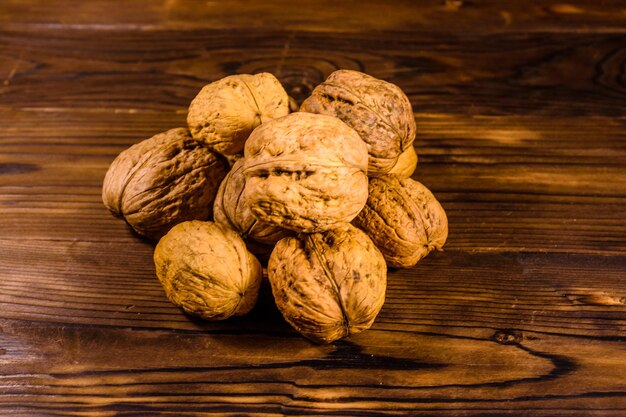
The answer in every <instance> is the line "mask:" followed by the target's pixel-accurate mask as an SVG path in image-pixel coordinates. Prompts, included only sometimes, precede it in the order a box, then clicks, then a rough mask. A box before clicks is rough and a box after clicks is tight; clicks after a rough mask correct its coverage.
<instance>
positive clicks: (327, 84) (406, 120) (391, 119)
mask: <svg viewBox="0 0 626 417" xmlns="http://www.w3.org/2000/svg"><path fill="white" fill-rule="evenodd" d="M300 111H306V112H311V113H320V114H328V115H331V116H335V117H338V118H339V119H341V120H342V121H344V122H345V123H347V124H348V125H349V126H351V127H352V128H353V129H354V130H356V131H357V133H358V134H359V135H360V136H361V138H362V139H363V140H364V141H365V142H366V143H367V147H368V151H369V167H368V174H369V175H370V176H379V175H383V174H385V173H387V172H389V170H391V168H392V167H393V166H394V165H395V164H396V161H397V159H398V157H399V156H400V154H401V153H402V152H404V151H405V150H406V149H407V148H409V147H410V146H411V145H412V144H413V141H414V139H415V131H416V127H415V116H414V114H413V108H412V106H411V102H410V101H409V99H408V98H407V96H406V95H405V94H404V93H403V92H402V90H401V89H400V88H399V87H398V86H396V85H394V84H391V83H389V82H386V81H383V80H379V79H377V78H374V77H372V76H370V75H367V74H364V73H362V72H358V71H351V70H338V71H335V72H333V73H332V74H330V76H328V78H327V79H326V81H324V82H323V83H321V84H320V85H318V86H317V87H315V89H314V90H313V92H312V93H311V96H310V97H308V98H307V99H306V100H304V102H303V103H302V105H301V106H300Z"/></svg>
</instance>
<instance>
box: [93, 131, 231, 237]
mask: <svg viewBox="0 0 626 417" xmlns="http://www.w3.org/2000/svg"><path fill="white" fill-rule="evenodd" d="M227 172H228V163H227V162H226V160H225V159H224V158H223V157H221V156H220V155H218V154H217V153H215V152H213V151H211V150H210V149H208V148H207V147H206V146H205V145H204V144H202V143H201V142H198V141H197V140H195V139H193V138H192V137H191V136H190V135H189V131H188V130H187V129H183V128H178V129H171V130H168V131H167V132H164V133H160V134H158V135H155V136H153V137H151V138H150V139H146V140H144V141H142V142H139V143H137V144H135V145H133V146H131V147H130V148H128V149H126V150H125V151H123V152H122V153H120V154H119V155H118V156H117V158H115V160H114V161H113V163H112V164H111V166H110V167H109V170H108V171H107V173H106V175H105V177H104V183H103V186H102V200H103V202H104V205H105V206H106V207H107V208H108V209H109V210H110V211H111V212H112V213H113V214H114V215H116V216H119V217H123V218H124V219H125V220H126V222H127V223H128V224H129V225H130V226H131V227H132V228H133V229H134V230H135V231H136V232H137V233H139V234H140V235H142V236H145V237H147V238H150V239H154V240H157V239H159V238H160V237H161V236H163V235H164V234H165V233H167V231H168V230H169V229H170V228H171V227H172V226H174V225H175V224H177V223H180V222H183V221H186V220H196V219H197V220H206V219H207V218H209V217H210V216H211V212H212V208H213V199H214V198H215V193H216V192H217V189H218V187H219V184H220V182H221V181H222V179H223V178H224V177H225V176H226V174H227Z"/></svg>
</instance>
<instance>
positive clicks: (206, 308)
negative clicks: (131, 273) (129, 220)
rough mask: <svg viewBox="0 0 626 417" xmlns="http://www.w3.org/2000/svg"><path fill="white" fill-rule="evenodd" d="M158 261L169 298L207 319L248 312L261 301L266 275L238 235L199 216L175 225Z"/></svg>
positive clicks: (157, 255) (161, 246)
mask: <svg viewBox="0 0 626 417" xmlns="http://www.w3.org/2000/svg"><path fill="white" fill-rule="evenodd" d="M154 265H155V267H156V274H157V277H158V278H159V281H160V282H161V284H162V285H163V289H164V290H165V294H166V295H167V298H168V299H169V300H170V301H171V302H172V303H174V304H175V305H177V306H179V307H181V308H182V309H183V310H184V311H185V312H187V313H189V314H192V315H195V316H198V317H201V318H203V319H207V320H222V319H227V318H229V317H231V316H242V315H244V314H246V313H248V312H249V311H250V310H251V309H252V307H254V305H255V304H256V301H257V298H258V294H259V287H260V285H261V278H262V275H263V270H262V267H261V264H260V263H259V261H258V260H257V259H256V258H255V257H254V255H252V254H251V253H250V252H248V251H247V250H246V245H245V243H244V242H243V240H242V239H241V238H240V237H239V235H237V233H235V232H234V231H232V230H230V229H228V228H226V227H223V226H220V225H218V224H217V223H213V222H208V221H198V220H194V221H189V222H184V223H180V224H178V225H176V226H174V227H173V228H172V229H171V230H170V231H169V232H168V233H167V234H166V235H165V236H164V237H163V238H162V239H161V240H160V241H159V243H158V244H157V246H156V249H155V250H154Z"/></svg>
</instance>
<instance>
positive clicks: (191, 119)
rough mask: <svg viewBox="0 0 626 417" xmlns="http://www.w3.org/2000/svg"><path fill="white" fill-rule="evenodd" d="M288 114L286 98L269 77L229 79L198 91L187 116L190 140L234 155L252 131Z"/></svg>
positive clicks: (229, 77) (276, 82) (287, 98)
mask: <svg viewBox="0 0 626 417" xmlns="http://www.w3.org/2000/svg"><path fill="white" fill-rule="evenodd" d="M288 113H289V96H288V95H287V93H286V92H285V90H284V88H283V87H282V85H281V84H280V82H279V81H278V80H277V79H276V77H274V76H273V75H272V74H270V73H260V74H255V75H250V74H240V75H230V76H228V77H225V78H222V79H221V80H218V81H215V82H212V83H211V84H208V85H206V86H204V88H202V90H200V93H198V95H197V96H196V97H195V98H194V99H193V101H192V102H191V105H190V106H189V112H188V114H187V124H188V125H189V130H190V131H191V134H192V135H193V137H194V138H196V139H199V140H202V141H204V142H206V143H207V144H208V145H209V146H210V147H211V148H212V149H214V150H216V151H217V152H219V153H221V154H224V155H235V154H238V153H241V152H242V151H243V146H244V143H245V141H246V139H248V136H250V133H252V131H253V130H254V128H255V127H257V126H258V125H260V124H261V123H265V122H267V121H268V120H272V119H275V118H278V117H282V116H285V115H287V114H288Z"/></svg>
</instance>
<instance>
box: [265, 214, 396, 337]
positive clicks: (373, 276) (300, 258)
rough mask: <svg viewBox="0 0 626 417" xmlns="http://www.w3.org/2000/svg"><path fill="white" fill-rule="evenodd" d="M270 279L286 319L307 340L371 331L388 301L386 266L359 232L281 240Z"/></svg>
mask: <svg viewBox="0 0 626 417" xmlns="http://www.w3.org/2000/svg"><path fill="white" fill-rule="evenodd" d="M268 277H269V280H270V284H271V286H272V293H273V295H274V299H275V302H276V305H277V306H278V309H279V310H280V312H281V313H282V315H283V317H284V318H285V320H286V321H287V322H288V323H289V324H291V325H292V326H293V327H294V328H295V329H296V330H297V331H299V332H300V333H302V334H303V335H304V336H306V337H307V338H309V339H311V340H313V341H315V342H319V343H330V342H332V341H334V340H337V339H340V338H342V337H345V336H348V335H351V334H355V333H359V332H361V331H363V330H366V329H368V328H369V327H370V326H371V325H372V323H373V322H374V319H375V318H376V316H377V315H378V312H379V311H380V309H381V308H382V306H383V303H384V301H385V289H386V285H387V266H386V264H385V260H384V258H383V256H382V255H381V253H380V251H379V250H378V249H376V246H374V244H373V243H372V241H371V240H370V239H369V238H368V237H367V235H365V233H363V232H362V231H360V230H359V229H357V228H355V227H354V226H352V225H349V224H344V225H341V226H338V227H337V228H335V229H333V230H329V231H327V232H324V233H314V234H308V235H307V234H303V235H301V236H300V237H299V238H295V237H288V238H285V239H282V240H281V241H280V242H278V244H277V245H276V247H275V248H274V251H273V252H272V254H271V256H270V259H269V263H268Z"/></svg>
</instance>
